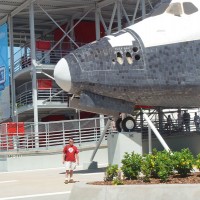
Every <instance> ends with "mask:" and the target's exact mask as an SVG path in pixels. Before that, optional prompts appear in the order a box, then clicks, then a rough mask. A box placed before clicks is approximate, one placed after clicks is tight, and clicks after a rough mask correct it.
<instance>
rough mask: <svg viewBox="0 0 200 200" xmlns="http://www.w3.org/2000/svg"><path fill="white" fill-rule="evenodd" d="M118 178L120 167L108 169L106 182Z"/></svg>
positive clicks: (110, 166)
mask: <svg viewBox="0 0 200 200" xmlns="http://www.w3.org/2000/svg"><path fill="white" fill-rule="evenodd" d="M117 176H118V165H109V166H108V167H107V168H106V173H105V178H104V181H112V180H113V178H114V177H117Z"/></svg>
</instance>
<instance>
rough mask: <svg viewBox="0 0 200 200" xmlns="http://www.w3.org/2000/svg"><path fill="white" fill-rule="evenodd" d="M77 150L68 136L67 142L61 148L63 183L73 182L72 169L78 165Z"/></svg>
mask: <svg viewBox="0 0 200 200" xmlns="http://www.w3.org/2000/svg"><path fill="white" fill-rule="evenodd" d="M78 153H79V150H78V148H77V147H76V146H75V145H74V140H73V138H69V144H68V145H66V146H65V147H64V149H63V164H65V169H66V174H65V184H67V183H73V171H74V169H75V168H76V165H79V156H78Z"/></svg>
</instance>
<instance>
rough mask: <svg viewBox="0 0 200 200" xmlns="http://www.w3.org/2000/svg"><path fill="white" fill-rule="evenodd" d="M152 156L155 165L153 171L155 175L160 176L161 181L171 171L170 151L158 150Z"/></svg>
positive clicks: (167, 176) (166, 177)
mask: <svg viewBox="0 0 200 200" xmlns="http://www.w3.org/2000/svg"><path fill="white" fill-rule="evenodd" d="M154 157H155V166H154V171H153V172H154V173H155V176H156V177H158V178H160V179H161V181H167V179H168V178H169V176H170V175H171V174H172V173H173V163H172V156H171V154H170V152H167V151H159V152H157V154H156V155H155V156H154Z"/></svg>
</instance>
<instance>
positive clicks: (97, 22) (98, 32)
mask: <svg viewBox="0 0 200 200" xmlns="http://www.w3.org/2000/svg"><path fill="white" fill-rule="evenodd" d="M95 31H96V40H99V39H100V37H101V35H100V15H99V9H98V8H96V10H95ZM99 118H100V132H101V134H102V133H103V130H104V127H105V123H104V115H99Z"/></svg>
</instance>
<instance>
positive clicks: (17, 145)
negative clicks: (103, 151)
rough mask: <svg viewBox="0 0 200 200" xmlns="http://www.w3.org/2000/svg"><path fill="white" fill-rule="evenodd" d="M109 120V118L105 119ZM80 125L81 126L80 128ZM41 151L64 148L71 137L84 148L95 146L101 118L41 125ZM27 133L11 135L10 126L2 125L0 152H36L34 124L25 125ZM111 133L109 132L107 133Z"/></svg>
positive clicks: (0, 130)
mask: <svg viewBox="0 0 200 200" xmlns="http://www.w3.org/2000/svg"><path fill="white" fill-rule="evenodd" d="M105 120H107V118H105ZM79 124H80V126H79ZM38 126H39V133H38V135H39V149H43V148H45V149H52V148H60V147H62V146H64V145H65V144H66V143H67V141H68V139H69V138H70V137H73V138H74V141H75V143H76V144H78V145H81V146H84V145H89V144H90V143H92V144H94V143H96V142H97V141H98V139H99V138H100V136H101V133H100V118H92V119H83V120H80V121H79V120H68V121H60V122H52V123H50V122H46V123H44V122H43V123H39V124H38ZM24 127H25V132H24V133H20V129H18V132H17V133H12V134H9V132H8V124H1V125H0V151H7V152H9V151H22V150H27V151H31V150H36V149H37V148H36V145H35V144H36V142H35V139H36V138H35V133H34V132H33V130H34V124H32V123H25V125H24ZM107 133H109V132H107Z"/></svg>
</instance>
